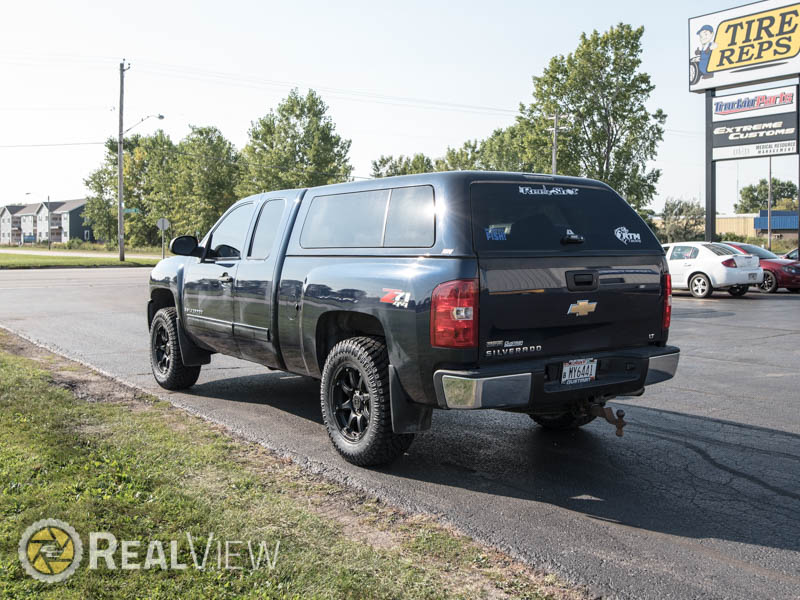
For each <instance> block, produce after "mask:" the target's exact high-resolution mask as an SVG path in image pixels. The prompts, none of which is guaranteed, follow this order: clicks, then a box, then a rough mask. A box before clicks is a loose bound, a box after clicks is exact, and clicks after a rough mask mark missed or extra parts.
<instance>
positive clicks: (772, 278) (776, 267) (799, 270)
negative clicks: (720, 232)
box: [724, 242, 800, 294]
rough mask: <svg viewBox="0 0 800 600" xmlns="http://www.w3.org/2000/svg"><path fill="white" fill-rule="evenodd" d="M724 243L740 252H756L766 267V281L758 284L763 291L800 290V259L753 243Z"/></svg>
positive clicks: (764, 267)
mask: <svg viewBox="0 0 800 600" xmlns="http://www.w3.org/2000/svg"><path fill="white" fill-rule="evenodd" d="M724 243H725V244H726V245H728V246H730V247H731V248H735V249H736V250H739V251H740V252H744V253H745V254H754V255H756V256H757V257H758V258H759V262H760V264H761V268H762V269H764V281H763V283H761V284H759V286H758V287H759V289H761V291H762V292H766V293H767V294H772V293H773V292H776V291H777V290H778V288H786V289H788V290H789V291H790V292H794V293H795V294H797V293H798V292H800V261H796V260H790V259H788V258H781V257H780V256H778V255H777V254H774V253H772V252H770V251H769V250H765V249H764V248H759V247H758V246H754V245H753V244H740V243H739V242H724Z"/></svg>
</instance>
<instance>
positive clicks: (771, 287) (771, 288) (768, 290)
mask: <svg viewBox="0 0 800 600" xmlns="http://www.w3.org/2000/svg"><path fill="white" fill-rule="evenodd" d="M758 289H759V290H761V291H762V292H763V293H765V294H774V293H775V292H777V291H778V278H777V277H776V276H775V273H773V272H772V271H767V270H766V269H764V281H763V282H762V283H759V284H758Z"/></svg>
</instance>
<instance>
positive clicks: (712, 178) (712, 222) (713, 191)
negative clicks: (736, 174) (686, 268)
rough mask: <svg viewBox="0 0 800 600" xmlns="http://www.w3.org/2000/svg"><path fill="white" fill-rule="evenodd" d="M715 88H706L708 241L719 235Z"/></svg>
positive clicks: (706, 238)
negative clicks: (715, 161) (714, 142)
mask: <svg viewBox="0 0 800 600" xmlns="http://www.w3.org/2000/svg"><path fill="white" fill-rule="evenodd" d="M713 120H714V90H713V89H710V90H706V235H705V240H706V241H707V242H713V241H714V238H716V236H717V166H716V165H715V164H714V149H713V140H714V133H713V131H714V123H713Z"/></svg>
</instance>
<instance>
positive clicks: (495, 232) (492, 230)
mask: <svg viewBox="0 0 800 600" xmlns="http://www.w3.org/2000/svg"><path fill="white" fill-rule="evenodd" d="M484 231H485V232H486V239H487V240H494V241H496V242H504V241H506V239H508V238H506V228H505V227H486V228H485V229H484Z"/></svg>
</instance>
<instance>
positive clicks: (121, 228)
mask: <svg viewBox="0 0 800 600" xmlns="http://www.w3.org/2000/svg"><path fill="white" fill-rule="evenodd" d="M128 69H130V66H128V67H126V66H125V59H124V58H123V59H122V62H121V63H119V139H118V141H117V243H118V244H119V260H120V261H124V260H125V215H124V211H123V185H122V165H123V160H122V158H123V157H122V152H123V150H122V136H123V133H124V132H123V129H122V123H123V121H122V108H123V101H124V99H125V71H127V70H128Z"/></svg>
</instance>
